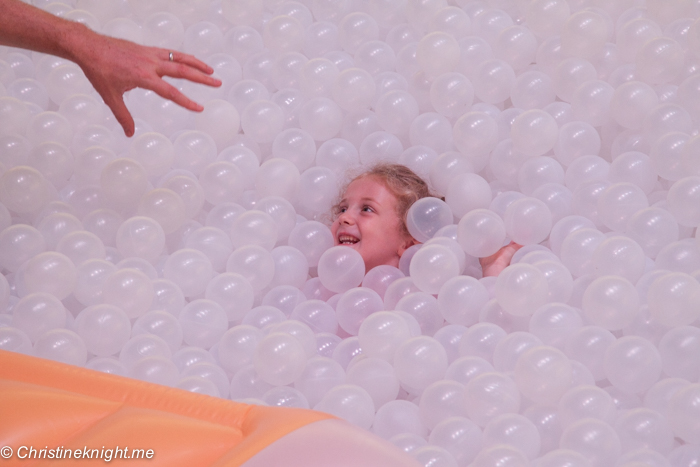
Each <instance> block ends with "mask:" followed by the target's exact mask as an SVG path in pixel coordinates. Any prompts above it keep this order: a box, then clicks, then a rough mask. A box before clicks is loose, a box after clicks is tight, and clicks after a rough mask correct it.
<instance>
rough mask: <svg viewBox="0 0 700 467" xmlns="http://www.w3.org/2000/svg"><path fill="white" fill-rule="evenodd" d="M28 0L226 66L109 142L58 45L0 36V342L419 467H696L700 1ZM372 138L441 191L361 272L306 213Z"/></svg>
mask: <svg viewBox="0 0 700 467" xmlns="http://www.w3.org/2000/svg"><path fill="white" fill-rule="evenodd" d="M33 3H34V4H36V5H37V6H39V7H42V8H44V9H46V10H48V11H50V12H52V13H54V14H56V15H59V16H63V17H65V18H68V19H73V20H75V21H81V22H84V23H85V24H87V25H88V26H89V27H91V28H93V29H95V30H97V31H100V32H102V33H104V34H108V35H113V36H117V37H121V38H126V39H129V40H132V41H135V42H138V43H142V44H147V45H155V46H159V47H163V48H167V49H171V50H182V51H184V52H187V53H191V54H194V55H196V56H197V57H199V58H201V59H203V60H204V61H205V62H207V63H208V64H210V65H211V66H212V67H213V68H214V69H215V76H217V77H219V78H220V79H221V80H222V81H223V85H222V86H221V87H220V88H207V87H205V86H201V85H196V84H192V83H189V82H181V81H178V80H170V82H172V83H173V84H175V85H176V86H178V88H179V89H181V90H182V91H183V92H184V93H185V94H187V95H188V96H190V97H192V98H193V99H194V100H196V101H198V102H201V103H202V104H203V105H204V108H205V109H204V112H202V113H201V114H194V113H190V112H188V111H186V110H183V109H181V108H179V107H178V106H177V105H176V104H174V103H172V102H170V101H166V100H164V99H162V98H160V97H158V96H157V95H156V94H154V93H153V92H151V91H145V90H140V89H136V90H133V91H131V92H130V93H129V94H128V95H127V96H126V102H127V105H128V106H129V108H130V110H131V111H132V113H133V114H134V116H135V118H136V134H135V136H134V137H133V138H132V139H127V138H125V137H124V136H123V133H122V132H121V129H120V127H119V126H118V124H117V122H116V121H115V119H114V117H113V116H111V114H110V113H109V111H108V109H107V108H106V106H105V105H104V104H103V103H102V102H101V100H100V98H99V96H98V95H97V94H96V93H95V92H94V90H93V89H92V88H91V86H90V84H89V82H88V81H87V80H86V78H85V76H84V75H83V74H82V72H81V70H80V68H78V67H77V66H76V65H75V64H73V63H71V62H68V61H66V60H63V59H60V58H57V57H52V56H48V55H43V54H39V53H34V52H29V51H26V50H20V49H13V48H8V47H0V173H1V175H0V203H1V204H0V267H1V268H2V275H0V349H5V350H11V351H16V352H22V353H27V354H31V355H35V356H38V357H43V358H49V359H54V360H58V361H62V362H67V363H71V364H74V365H80V366H85V367H87V368H91V369H94V370H98V371H104V372H109V373H114V374H119V375H125V376H130V377H133V378H138V379H142V380H146V381H151V382H155V383H159V384H165V385H169V386H176V387H179V388H183V389H187V390H191V391H195V392H200V393H204V394H210V395H213V396H219V397H225V398H231V399H233V400H237V401H244V402H248V403H256V404H268V405H280V406H290V407H304V408H312V409H316V410H322V411H327V412H330V413H333V414H336V415H338V416H340V417H343V418H345V419H347V420H349V421H350V422H351V423H354V424H356V425H358V426H360V427H362V428H365V429H368V430H371V431H372V432H374V433H376V434H377V435H379V436H381V437H383V438H386V439H388V440H390V441H391V442H393V443H394V444H396V445H397V446H399V447H400V448H401V449H404V450H405V451H406V452H408V453H410V454H411V455H412V456H414V457H415V458H416V459H418V460H419V461H420V462H421V463H422V464H423V465H425V466H431V467H455V466H459V467H466V466H472V467H490V466H509V467H512V466H533V467H558V466H570V467H583V466H591V467H611V466H619V467H633V466H635V467H636V466H640V465H645V466H653V467H668V466H673V467H681V466H683V467H685V466H691V465H696V464H697V463H698V462H700V423H698V420H700V403H698V401H699V400H700V384H699V380H700V358H699V356H700V328H699V326H700V283H699V282H698V281H699V280H700V236H699V235H700V234H699V231H700V229H698V226H700V135H698V128H699V124H700V19H698V18H700V6H698V4H697V2H691V1H686V0H646V1H637V0H449V1H448V0H382V1H373V0H299V1H285V0H265V1H260V0H222V1H217V0H195V1H188V2H182V1H177V0H158V1H149V2H143V1H141V0H128V2H127V1H122V0H100V1H97V0H65V1H64V2H53V1H52V0H35V1H34V2H33ZM379 161H388V162H396V163H401V164H405V165H406V166H408V167H410V168H411V169H413V170H414V171H415V172H416V173H417V174H419V175H420V176H421V177H423V178H424V179H425V180H426V182H428V183H429V184H430V186H431V188H432V190H433V191H434V192H435V193H436V194H438V195H439V196H441V197H442V199H440V198H425V199H422V200H420V201H419V202H417V203H415V204H414V205H413V206H412V207H411V209H410V211H409V213H408V228H409V231H410V232H411V234H412V235H413V237H414V238H415V239H417V240H418V241H420V242H421V244H420V245H415V246H413V247H411V249H409V250H408V251H407V252H406V253H405V254H404V255H403V257H402V258H401V262H400V264H399V267H398V268H395V267H391V266H379V267H376V268H374V269H372V270H370V271H369V272H367V273H366V274H365V267H364V263H363V262H362V258H361V257H360V256H359V254H358V253H357V252H356V251H354V250H352V249H350V248H347V247H343V246H333V245H334V239H333V237H332V235H331V232H330V230H329V228H328V219H329V216H330V214H329V213H330V210H331V207H332V205H333V204H334V202H335V201H336V198H337V196H338V194H339V187H340V186H342V185H343V183H344V182H345V181H346V180H347V174H348V173H353V172H357V171H358V170H361V169H362V167H367V166H370V165H372V164H374V163H376V162H379ZM511 241H513V242H516V243H518V244H520V245H524V247H523V248H521V249H520V250H518V252H517V253H516V255H515V256H514V257H513V260H512V262H511V265H510V266H509V267H507V268H506V269H505V270H504V271H503V272H502V273H501V274H500V275H499V276H498V277H485V278H482V277H481V268H480V266H479V260H478V258H482V257H487V256H490V255H492V254H494V253H495V252H496V251H498V250H499V249H500V248H501V247H502V246H504V245H506V244H508V243H509V242H511Z"/></svg>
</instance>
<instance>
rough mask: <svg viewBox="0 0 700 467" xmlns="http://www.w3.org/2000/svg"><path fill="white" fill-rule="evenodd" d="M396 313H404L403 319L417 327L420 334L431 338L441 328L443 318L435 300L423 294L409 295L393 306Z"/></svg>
mask: <svg viewBox="0 0 700 467" xmlns="http://www.w3.org/2000/svg"><path fill="white" fill-rule="evenodd" d="M394 308H395V309H396V311H398V312H403V313H406V314H407V315H408V316H406V315H403V316H404V317H405V318H407V319H409V321H412V322H413V324H411V323H409V325H416V324H417V325H418V329H419V330H420V333H421V334H424V335H429V336H432V335H434V334H435V333H436V332H437V331H438V330H439V329H440V328H441V326H442V324H443V318H442V316H441V315H440V310H439V307H438V304H437V300H436V299H435V297H433V296H432V295H430V294H428V293H425V292H415V293H410V294H408V295H406V296H404V297H403V298H401V300H399V301H398V302H397V303H396V305H395V306H394Z"/></svg>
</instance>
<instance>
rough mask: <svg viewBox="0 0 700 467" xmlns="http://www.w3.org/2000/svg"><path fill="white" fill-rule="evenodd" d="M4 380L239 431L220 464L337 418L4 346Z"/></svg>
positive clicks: (0, 368)
mask: <svg viewBox="0 0 700 467" xmlns="http://www.w3.org/2000/svg"><path fill="white" fill-rule="evenodd" d="M2 381H6V382H15V383H26V384H31V385H35V386H38V387H41V388H45V389H47V390H54V391H55V390H59V391H65V392H67V393H70V394H72V395H74V396H78V397H84V398H85V400H86V401H87V400H88V399H91V400H94V399H100V400H102V401H106V402H113V403H118V404H120V405H121V406H122V407H124V406H126V407H130V408H135V409H148V410H153V411H159V412H162V413H164V414H171V415H177V416H181V417H187V418H189V419H192V420H193V422H194V421H200V422H207V423H211V424H215V425H219V426H222V427H228V428H232V429H234V430H236V431H239V432H240V433H241V435H242V436H241V437H240V440H239V441H238V442H237V443H235V445H234V446H233V447H232V448H231V449H229V450H228V451H227V452H226V453H225V454H223V456H222V457H221V458H219V459H218V461H217V462H216V464H217V465H227V466H234V465H240V464H242V463H244V462H245V461H247V460H248V459H250V458H251V457H253V456H254V455H255V454H257V453H258V452H260V451H261V450H262V449H264V448H265V447H267V446H268V445H270V444H271V443H273V442H275V441H276V440H278V439H280V438H282V437H284V436H285V435H287V434H289V433H291V432H293V431H294V430H296V429H298V428H301V427H303V426H306V425H308V424H310V423H314V422H317V421H321V420H327V419H334V418H335V417H333V416H332V415H329V414H325V413H321V412H314V411H311V410H304V409H291V408H283V407H264V406H256V405H248V404H243V403H238V402H233V401H230V400H225V399H219V398H215V397H210V396H205V395H201V394H195V393H191V392H187V391H184V390H181V389H176V388H170V387H166V386H161V385H157V384H151V383H147V382H143V381H139V380H134V379H130V378H125V377H121V376H115V375H110V374H106V373H100V372H97V371H93V370H89V369H86V368H80V367H76V366H72V365H67V364H63V363H59V362H55V361H51V360H45V359H40V358H36V357H31V356H27V355H22V354H18V353H14V352H8V351H4V350H0V382H2ZM17 387H18V389H16V390H21V389H19V388H21V385H19V386H17ZM11 390H12V389H11ZM6 404H8V405H9V403H6ZM24 409H26V408H23V407H8V406H7V405H6V406H5V407H4V408H3V400H2V399H0V412H5V413H9V412H11V411H20V412H21V411H22V410H24ZM64 409H65V408H64ZM7 428H11V427H7ZM18 431H21V430H18ZM155 435H157V434H155ZM1 441H3V440H2V439H0V442H1ZM27 441H31V440H27Z"/></svg>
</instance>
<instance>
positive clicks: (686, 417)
mask: <svg viewBox="0 0 700 467" xmlns="http://www.w3.org/2000/svg"><path fill="white" fill-rule="evenodd" d="M698 394H700V384H691V385H688V386H686V387H685V388H682V389H679V390H678V391H677V392H676V393H675V394H674V395H673V396H672V398H671V400H670V404H669V414H668V420H669V423H670V425H671V428H672V429H673V431H674V433H675V435H676V436H678V437H679V438H681V439H682V440H684V441H686V442H687V443H693V444H695V443H697V442H698V440H700V430H698V426H697V416H698V407H697V402H696V401H697V398H698Z"/></svg>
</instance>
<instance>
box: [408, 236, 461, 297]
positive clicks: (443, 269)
mask: <svg viewBox="0 0 700 467" xmlns="http://www.w3.org/2000/svg"><path fill="white" fill-rule="evenodd" d="M410 271H411V277H412V278H413V281H414V283H415V284H416V286H417V287H418V288H419V289H421V290H422V291H424V292H427V293H430V294H437V293H438V292H439V291H440V288H441V287H442V286H443V285H444V284H445V283H446V282H447V281H449V280H450V279H452V278H453V277H456V276H457V275H458V274H459V272H460V270H459V263H458V261H457V258H456V257H455V255H454V254H453V253H452V251H450V249H449V248H447V247H445V246H442V245H425V246H424V247H423V248H421V249H420V250H418V252H416V254H415V255H414V256H413V258H412V259H411V266H410Z"/></svg>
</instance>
